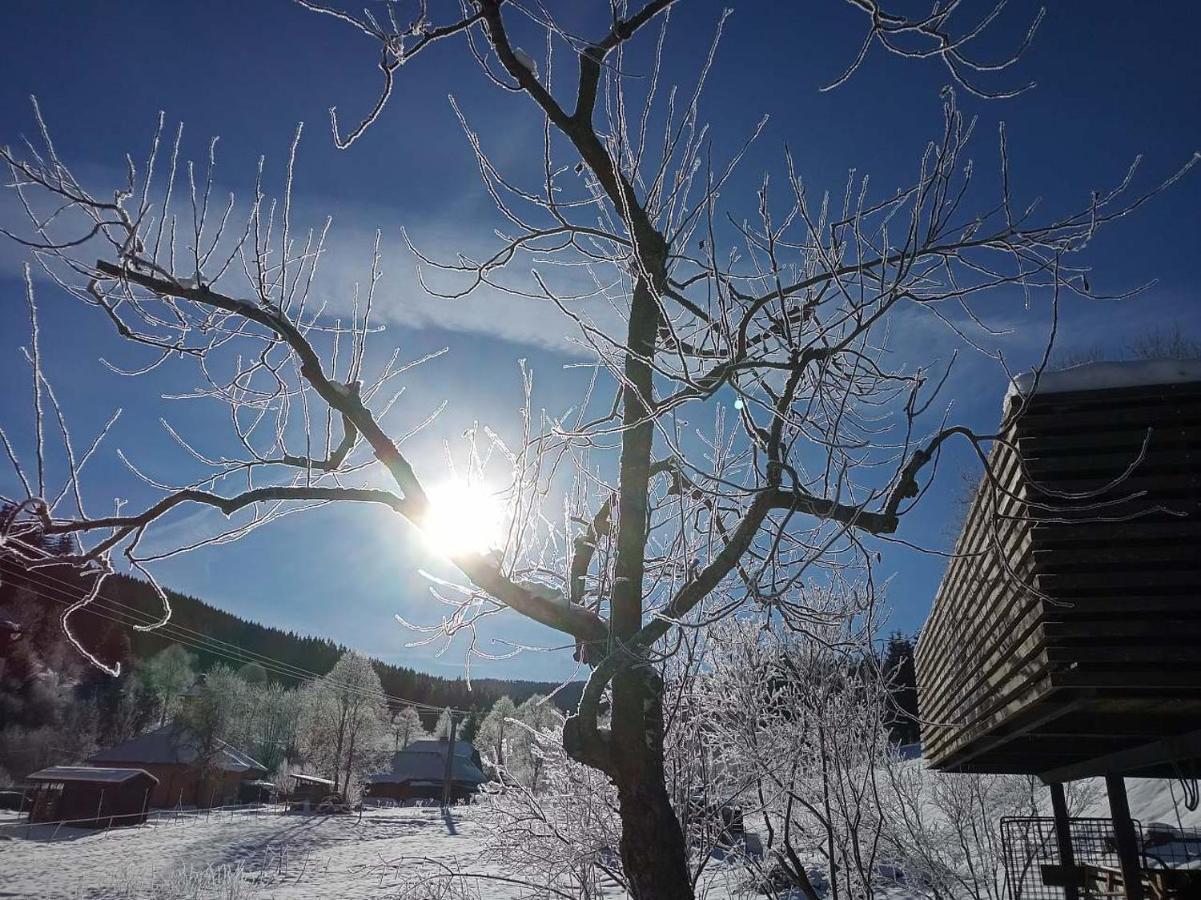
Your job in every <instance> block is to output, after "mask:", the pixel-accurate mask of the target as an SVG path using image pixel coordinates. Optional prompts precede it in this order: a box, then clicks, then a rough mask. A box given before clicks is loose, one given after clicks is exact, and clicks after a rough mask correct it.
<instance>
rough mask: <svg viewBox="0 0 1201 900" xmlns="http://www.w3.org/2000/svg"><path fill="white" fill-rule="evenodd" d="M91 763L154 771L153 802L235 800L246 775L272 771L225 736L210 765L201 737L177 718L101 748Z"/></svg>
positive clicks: (201, 803) (204, 803) (176, 803)
mask: <svg viewBox="0 0 1201 900" xmlns="http://www.w3.org/2000/svg"><path fill="white" fill-rule="evenodd" d="M88 764H89V765H92V766H100V767H111V766H120V767H128V768H137V769H143V770H145V771H146V772H149V773H150V774H151V775H154V776H155V777H156V778H157V780H158V783H157V785H156V786H155V789H154V791H153V793H152V794H151V797H150V805H151V806H152V807H170V806H192V805H195V806H200V807H208V806H222V805H224V804H227V803H236V802H238V790H239V785H240V784H241V783H242V782H243V781H253V780H255V779H257V778H262V777H263V776H264V775H266V774H267V770H266V769H265V768H264V767H263V766H262V765H261V764H260V763H258V762H257V761H255V760H254V759H252V758H251V757H249V756H247V755H246V754H245V753H242V752H241V751H240V750H237V749H235V748H234V747H231V746H230V745H229V744H227V743H225V742H224V741H218V742H217V751H216V753H215V754H214V757H213V758H212V759H210V760H208V764H207V765H205V761H204V760H202V759H201V758H200V752H199V750H198V749H197V745H196V740H195V739H194V738H193V737H192V736H191V735H189V734H188V733H187V731H186V730H185V729H183V728H181V727H180V726H178V725H175V724H170V725H164V726H163V727H162V728H157V729H155V730H154V731H150V732H147V733H146V734H143V735H140V736H138V737H136V738H132V739H131V740H128V741H125V742H124V743H122V744H118V745H117V746H115V747H110V748H108V749H107V750H101V751H100V752H99V753H96V754H93V755H92V756H91V757H90V758H89V759H88Z"/></svg>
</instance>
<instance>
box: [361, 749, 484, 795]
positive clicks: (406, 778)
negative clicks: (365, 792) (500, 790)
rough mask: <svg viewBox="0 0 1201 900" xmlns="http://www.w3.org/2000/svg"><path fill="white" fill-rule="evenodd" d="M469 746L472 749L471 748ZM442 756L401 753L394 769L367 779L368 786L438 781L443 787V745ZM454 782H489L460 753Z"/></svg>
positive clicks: (454, 767)
mask: <svg viewBox="0 0 1201 900" xmlns="http://www.w3.org/2000/svg"><path fill="white" fill-rule="evenodd" d="M418 743H437V742H434V741H419V742H418ZM468 746H470V745H468ZM442 747H443V750H442V752H440V753H433V752H429V751H423V750H412V749H407V750H401V751H400V752H399V753H396V754H394V755H393V756H392V767H391V769H389V770H388V771H385V772H377V773H375V774H374V775H371V776H370V777H368V779H367V783H368V784H403V783H405V782H410V781H436V782H439V783H441V782H442V780H443V779H444V778H445V777H446V750H445V747H446V744H445V743H443V744H442ZM451 780H452V781H458V782H462V783H464V784H473V785H479V784H483V783H484V782H485V781H487V780H488V779H487V778H485V777H484V773H483V772H481V771H480V770H479V769H478V768H477V767H476V765H475V763H473V762H472V761H471V760H470V759H468V758H465V757H464V756H462V755H459V754H458V753H456V754H455V757H454V759H453V760H452V765H451Z"/></svg>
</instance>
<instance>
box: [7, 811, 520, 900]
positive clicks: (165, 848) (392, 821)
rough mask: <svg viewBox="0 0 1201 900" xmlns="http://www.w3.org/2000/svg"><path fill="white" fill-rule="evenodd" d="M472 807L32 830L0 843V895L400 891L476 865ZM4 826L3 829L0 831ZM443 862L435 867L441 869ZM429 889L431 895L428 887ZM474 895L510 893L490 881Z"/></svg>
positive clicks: (226, 816)
mask: <svg viewBox="0 0 1201 900" xmlns="http://www.w3.org/2000/svg"><path fill="white" fill-rule="evenodd" d="M480 828H481V826H480V825H479V823H478V822H476V821H474V819H473V811H472V810H469V809H455V810H453V811H450V812H448V813H447V814H446V815H445V816H444V815H443V813H442V811H441V810H439V809H436V808H404V809H391V810H387V809H382V810H368V811H366V812H364V813H363V815H362V818H361V819H360V818H359V816H358V815H341V816H323V815H301V814H283V813H280V812H276V811H271V812H268V813H266V814H255V813H253V812H245V811H239V812H236V813H232V814H231V813H228V812H226V813H221V814H215V815H213V816H212V817H205V816H203V815H201V816H196V817H193V818H190V819H185V820H182V821H180V822H164V823H159V824H157V825H154V826H153V827H149V826H144V827H139V828H124V829H117V828H114V829H112V830H111V831H108V832H93V831H86V830H77V829H66V828H64V829H61V830H60V831H59V832H58V834H57V836H56V837H52V834H51V832H52V829H51V828H50V827H48V826H46V827H34V828H33V830H32V835H31V836H30V837H29V838H28V839H27V838H26V837H25V836H24V834H25V832H24V829H18V830H17V831H16V832H15V834H16V835H17V836H16V837H14V838H12V839H10V840H0V872H3V873H4V874H3V877H2V878H0V897H29V898H33V897H39V898H45V900H55V898H72V900H74V898H96V900H99V898H114V900H115V898H122V900H123V898H125V897H143V896H164V897H166V896H197V897H209V896H214V897H223V898H231V900H232V898H235V897H236V898H243V897H245V898H252V897H253V898H281V900H284V898H302V897H303V898H312V897H330V898H334V897H337V898H348V900H350V898H359V897H372V898H376V897H381V896H394V895H397V894H402V895H403V893H404V888H406V887H407V886H408V885H409V883H410V882H412V881H413V880H414V878H415V876H417V875H418V874H419V873H422V872H432V871H434V870H436V869H442V870H443V871H462V872H486V871H487V870H486V869H484V868H482V867H481V866H480V865H479V864H478V856H479V844H480ZM4 831H6V832H8V833H10V834H11V833H13V832H12V830H11V829H4ZM443 867H444V868H443ZM434 896H437V894H434ZM483 896H487V897H496V898H498V900H500V898H510V897H519V896H521V893H520V891H519V890H518V888H517V886H512V889H510V888H506V887H504V886H502V885H499V884H492V885H490V886H489V887H488V888H487V890H486V891H485V892H484V894H483Z"/></svg>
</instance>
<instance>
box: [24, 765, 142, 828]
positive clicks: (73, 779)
mask: <svg viewBox="0 0 1201 900" xmlns="http://www.w3.org/2000/svg"><path fill="white" fill-rule="evenodd" d="M26 780H28V781H29V782H31V783H32V784H33V785H34V794H33V807H32V809H30V812H29V821H30V822H63V821H65V822H69V823H70V824H72V825H73V826H75V827H78V828H106V827H108V826H110V825H140V824H141V823H143V822H145V821H146V810H147V809H148V808H149V806H150V797H151V795H152V794H153V793H154V789H155V788H156V787H157V786H158V779H157V778H155V777H154V776H153V775H151V774H150V773H149V772H146V771H145V770H143V769H112V768H104V769H102V768H97V767H93V766H51V767H50V768H48V769H42V770H40V771H38V772H34V773H33V774H32V775H29V776H27V779H26Z"/></svg>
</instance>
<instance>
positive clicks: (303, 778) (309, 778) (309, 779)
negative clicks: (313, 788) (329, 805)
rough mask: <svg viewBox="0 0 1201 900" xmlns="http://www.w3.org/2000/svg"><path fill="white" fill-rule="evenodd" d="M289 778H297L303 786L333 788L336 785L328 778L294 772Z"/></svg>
mask: <svg viewBox="0 0 1201 900" xmlns="http://www.w3.org/2000/svg"><path fill="white" fill-rule="evenodd" d="M288 777H289V778H295V779H296V780H297V781H299V782H301V783H302V784H325V785H329V786H330V787H333V784H334V783H333V781H331V780H330V779H328V778H318V777H317V776H316V775H301V774H299V773H297V772H293V773H292V774H291V775H289V776H288Z"/></svg>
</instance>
